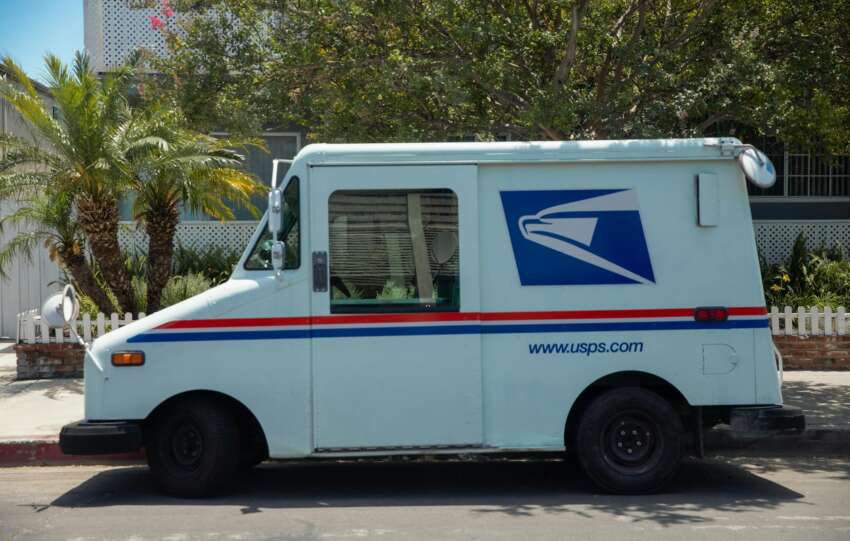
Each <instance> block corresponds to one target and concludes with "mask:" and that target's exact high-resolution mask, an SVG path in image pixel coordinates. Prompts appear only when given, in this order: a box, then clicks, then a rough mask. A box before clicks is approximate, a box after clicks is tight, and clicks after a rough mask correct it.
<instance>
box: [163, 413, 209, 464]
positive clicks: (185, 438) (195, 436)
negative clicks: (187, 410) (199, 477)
mask: <svg viewBox="0 0 850 541" xmlns="http://www.w3.org/2000/svg"><path fill="white" fill-rule="evenodd" d="M203 452H204V439H203V437H202V436H201V431H200V430H199V429H198V427H197V426H196V425H195V424H194V423H191V422H186V423H183V424H181V425H180V426H178V427H177V428H176V429H175V430H174V432H173V433H172V436H171V455H172V457H173V458H174V461H175V462H176V463H177V464H178V465H180V466H182V467H183V468H185V469H187V470H191V469H194V468H195V467H197V465H198V463H199V462H200V460H201V455H203Z"/></svg>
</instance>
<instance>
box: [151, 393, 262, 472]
mask: <svg viewBox="0 0 850 541" xmlns="http://www.w3.org/2000/svg"><path fill="white" fill-rule="evenodd" d="M188 397H204V398H207V399H209V400H215V401H217V402H219V403H222V404H225V405H226V406H227V408H228V409H229V410H230V411H231V412H232V413H233V416H234V418H235V419H236V428H237V429H238V430H239V444H240V448H248V449H254V450H256V451H257V452H259V453H260V454H261V455H262V456H264V457H267V456H268V454H269V444H268V441H267V440H266V434H265V432H264V431H263V427H262V426H261V425H260V422H259V421H257V418H256V417H255V416H254V414H253V413H252V412H251V410H250V409H248V407H247V406H245V404H243V403H242V402H240V401H239V400H236V399H235V398H233V397H232V396H230V395H226V394H224V393H220V392H218V391H209V390H197V391H186V392H183V393H180V394H176V395H174V396H172V397H171V398H169V399H167V400H165V401H164V402H162V403H161V404H160V405H158V406H157V407H156V408H154V410H153V411H152V412H150V414H149V415H148V416H147V417H146V418H145V420H144V423H143V429H144V431H145V432H146V433H148V432H149V430H150V425H151V423H153V422H154V421H155V419H156V417H157V416H158V415H160V414H162V412H164V411H166V410H167V409H168V408H169V407H170V406H171V405H172V404H174V403H176V402H178V401H180V400H184V399H186V398H188Z"/></svg>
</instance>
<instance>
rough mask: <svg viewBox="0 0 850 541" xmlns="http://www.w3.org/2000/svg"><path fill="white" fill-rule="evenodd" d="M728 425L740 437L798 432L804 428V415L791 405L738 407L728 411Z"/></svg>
mask: <svg viewBox="0 0 850 541" xmlns="http://www.w3.org/2000/svg"><path fill="white" fill-rule="evenodd" d="M729 426H730V427H731V429H732V432H733V434H735V435H736V436H742V437H750V436H754V437H758V436H770V435H782V434H800V433H802V432H803V431H804V430H806V416H805V415H804V414H803V411H802V410H801V409H800V408H795V407H793V406H748V407H739V408H732V411H731V412H730V413H729Z"/></svg>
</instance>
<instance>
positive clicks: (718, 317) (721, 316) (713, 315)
mask: <svg viewBox="0 0 850 541" xmlns="http://www.w3.org/2000/svg"><path fill="white" fill-rule="evenodd" d="M694 319H695V320H697V321H699V322H701V323H709V322H715V321H726V320H727V319H729V310H727V309H726V308H725V307H723V306H704V307H701V308H697V309H696V310H694Z"/></svg>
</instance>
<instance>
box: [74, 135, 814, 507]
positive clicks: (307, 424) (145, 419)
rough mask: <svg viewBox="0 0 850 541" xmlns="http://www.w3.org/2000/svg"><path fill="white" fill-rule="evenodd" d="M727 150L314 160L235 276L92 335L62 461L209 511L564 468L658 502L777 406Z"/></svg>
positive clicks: (393, 148)
mask: <svg viewBox="0 0 850 541" xmlns="http://www.w3.org/2000/svg"><path fill="white" fill-rule="evenodd" d="M742 167H743V168H745V169H747V170H748V171H749V176H750V177H751V178H753V179H755V180H756V182H761V183H769V182H771V179H772V177H773V175H772V170H771V167H772V166H771V165H770V163H769V161H767V160H766V158H765V157H764V155H763V154H761V153H759V152H757V151H755V150H754V149H752V148H751V147H748V145H742V144H741V143H740V142H739V141H737V140H735V139H688V140H642V141H592V142H591V141H589V142H549V143H521V142H512V143H470V144H467V143H459V144H455V143H451V144H376V145H324V144H319V145H310V146H308V147H306V148H304V149H303V150H302V151H301V152H300V153H299V154H298V155H297V156H296V157H295V159H294V160H292V161H291V164H290V167H289V168H288V171H287V172H286V174H285V175H284V178H283V179H282V181H281V182H280V183H278V184H277V187H276V188H275V189H274V190H273V191H272V193H271V195H270V201H271V206H270V211H269V213H267V216H266V218H265V219H264V221H263V222H262V223H261V225H260V226H259V227H258V228H257V231H256V232H255V233H254V235H253V237H252V238H251V240H250V242H249V243H248V245H247V247H246V248H245V253H244V255H243V256H242V258H241V260H240V261H239V263H238V266H237V267H236V269H235V270H234V272H233V276H232V277H231V279H230V280H229V281H228V282H227V283H225V284H222V285H220V286H218V287H216V288H214V289H211V290H209V291H207V292H205V293H203V294H201V295H198V296H196V297H194V298H192V299H189V300H187V301H184V302H182V303H180V304H177V305H175V306H171V307H169V308H166V309H164V310H161V311H160V312H157V313H155V314H153V315H150V316H148V317H146V318H144V319H142V320H140V321H138V322H135V323H133V324H131V325H128V326H126V327H123V328H121V329H119V330H115V331H113V332H110V333H108V334H107V335H105V336H103V337H101V338H98V339H97V340H96V341H95V342H94V343H93V344H92V345H91V346H90V347H89V348H88V352H87V355H86V364H85V416H86V418H85V421H82V422H79V423H75V424H73V425H68V426H66V427H65V428H64V429H63V431H62V435H61V441H60V443H61V445H62V448H63V450H64V451H65V452H66V453H69V454H93V453H115V452H121V451H131V450H135V449H139V448H140V447H144V449H145V452H146V454H147V458H148V461H149V464H150V467H151V470H152V472H153V474H154V476H155V477H156V479H157V481H158V483H159V484H160V486H161V487H162V488H163V489H164V490H165V491H166V492H169V493H172V494H176V495H181V496H196V495H202V494H205V493H207V492H208V491H210V490H211V489H214V488H216V487H218V486H219V485H220V483H222V482H223V481H224V480H226V479H227V478H228V477H229V476H231V475H232V474H233V473H234V472H236V471H237V470H238V469H239V468H240V467H248V466H251V465H254V464H256V463H258V462H259V461H261V460H263V459H265V458H267V457H271V458H274V459H286V458H302V457H352V456H358V457H361V456H378V455H382V456H385V455H397V454H405V455H415V454H428V455H433V454H436V453H447V454H448V453H463V454H470V453H494V452H500V453H503V452H514V451H516V452H532V451H568V452H570V453H571V454H572V455H574V456H575V457H576V458H577V460H578V461H579V462H580V464H581V466H582V467H583V468H584V470H585V471H586V472H587V474H588V475H589V476H590V477H591V478H592V479H593V481H595V482H596V483H597V484H598V485H599V486H600V487H602V488H603V489H605V490H608V491H614V492H641V491H648V490H656V489H658V488H660V487H661V486H662V485H663V484H664V483H665V482H667V481H668V480H670V479H671V477H673V475H674V474H675V472H676V471H677V467H678V465H679V462H680V459H681V458H682V456H683V455H684V454H685V453H693V454H697V455H698V454H699V453H700V452H701V442H702V434H703V429H704V428H706V427H710V426H713V425H715V424H717V423H721V422H725V423H730V424H731V425H732V426H733V428H746V429H749V430H757V431H767V430H779V431H789V432H793V431H799V430H802V428H803V425H804V418H803V415H802V414H801V413H800V412H799V411H798V410H792V409H790V408H786V407H782V406H781V404H782V396H781V393H780V372H779V368H780V367H779V366H778V360H777V356H775V354H774V348H773V344H772V342H771V335H770V330H769V328H768V320H767V316H766V310H765V300H764V296H763V294H762V288H761V279H760V276H759V267H758V264H757V257H756V247H755V242H754V238H753V228H752V222H751V217H750V208H749V205H748V199H747V187H746V181H745V176H744V174H743V172H742Z"/></svg>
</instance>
